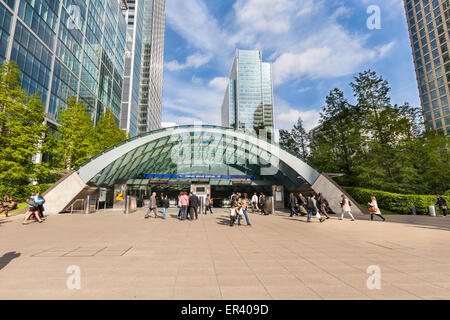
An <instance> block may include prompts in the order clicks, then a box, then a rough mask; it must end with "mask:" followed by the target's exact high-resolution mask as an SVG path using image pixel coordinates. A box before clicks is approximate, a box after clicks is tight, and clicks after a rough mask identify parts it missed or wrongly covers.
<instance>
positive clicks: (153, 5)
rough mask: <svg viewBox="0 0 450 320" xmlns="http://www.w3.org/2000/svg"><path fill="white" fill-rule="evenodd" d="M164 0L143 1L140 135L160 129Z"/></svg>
mask: <svg viewBox="0 0 450 320" xmlns="http://www.w3.org/2000/svg"><path fill="white" fill-rule="evenodd" d="M165 17H166V15H165V0H144V25H143V28H144V35H143V44H142V47H143V53H142V66H141V88H140V97H139V125H138V127H139V133H145V132H149V131H152V130H156V129H159V128H160V127H161V118H162V90H163V69H164V35H165V24H166V23H165V20H166V19H165Z"/></svg>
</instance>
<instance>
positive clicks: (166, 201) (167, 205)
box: [161, 195, 170, 219]
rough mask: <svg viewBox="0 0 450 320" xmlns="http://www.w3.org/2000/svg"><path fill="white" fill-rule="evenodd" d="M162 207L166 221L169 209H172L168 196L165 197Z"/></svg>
mask: <svg viewBox="0 0 450 320" xmlns="http://www.w3.org/2000/svg"><path fill="white" fill-rule="evenodd" d="M161 205H162V208H163V219H166V215H167V209H168V208H169V207H170V203H169V197H168V196H167V195H166V196H165V197H164V199H163V201H162V202H161Z"/></svg>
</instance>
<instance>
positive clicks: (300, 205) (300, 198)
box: [298, 193, 308, 217]
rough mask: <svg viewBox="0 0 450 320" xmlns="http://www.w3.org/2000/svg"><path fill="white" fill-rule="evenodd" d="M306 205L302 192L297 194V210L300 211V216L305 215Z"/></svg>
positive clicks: (306, 201)
mask: <svg viewBox="0 0 450 320" xmlns="http://www.w3.org/2000/svg"><path fill="white" fill-rule="evenodd" d="M307 206H308V200H307V199H306V198H305V197H304V196H303V194H301V193H299V194H298V211H299V212H300V214H301V216H302V217H303V216H305V215H307V214H308V211H307V210H306V207H307Z"/></svg>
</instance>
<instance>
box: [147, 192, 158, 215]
mask: <svg viewBox="0 0 450 320" xmlns="http://www.w3.org/2000/svg"><path fill="white" fill-rule="evenodd" d="M152 212H153V213H154V214H155V219H156V218H157V217H158V207H157V206H156V192H153V193H152V196H151V197H150V205H149V208H148V212H147V214H146V215H145V219H148V218H150V214H151V213H152Z"/></svg>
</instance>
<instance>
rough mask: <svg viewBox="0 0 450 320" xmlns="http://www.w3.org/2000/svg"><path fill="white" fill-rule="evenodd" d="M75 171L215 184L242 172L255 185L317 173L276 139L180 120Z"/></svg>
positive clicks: (94, 178) (109, 179)
mask: <svg viewBox="0 0 450 320" xmlns="http://www.w3.org/2000/svg"><path fill="white" fill-rule="evenodd" d="M77 171H78V173H79V175H80V177H81V178H82V180H83V181H84V182H86V183H87V184H90V185H95V186H113V185H114V184H115V183H126V182H127V181H134V182H136V181H140V182H141V183H142V184H146V183H148V182H149V180H152V179H159V180H161V178H159V177H168V179H169V180H171V179H173V180H176V179H181V178H186V175H194V176H195V175H197V177H200V178H201V177H204V179H197V180H205V179H206V180H208V178H211V181H212V180H214V183H218V184H227V183H231V182H230V180H233V179H238V180H242V179H243V178H246V179H249V180H252V183H253V184H256V185H257V184H273V185H284V186H285V187H287V188H294V187H302V186H305V185H306V186H310V185H312V184H313V183H314V182H315V181H316V180H317V178H318V177H319V175H320V172H319V171H318V170H316V169H315V168H313V167H312V166H311V165H310V164H308V163H306V162H305V161H304V160H302V159H299V158H297V157H296V156H294V155H293V154H291V153H289V152H288V151H286V150H283V149H282V148H281V147H280V146H279V145H277V144H274V143H270V142H268V141H267V140H266V139H261V138H259V137H256V136H253V135H250V134H248V133H246V132H242V131H238V130H234V129H231V128H223V127H217V126H180V127H172V128H166V129H160V130H156V131H153V132H149V133H147V134H144V135H140V136H137V137H134V138H132V139H129V140H127V141H124V142H122V143H120V144H118V145H116V146H114V147H112V148H110V149H107V150H105V151H103V152H102V153H101V154H99V155H97V156H95V157H94V158H92V159H90V160H89V161H88V162H86V163H84V164H83V165H82V166H80V167H79V168H77ZM163 175H164V176H163ZM169 175H170V176H169ZM230 176H231V177H230ZM220 180H225V181H220ZM212 182H213V181H212Z"/></svg>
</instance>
